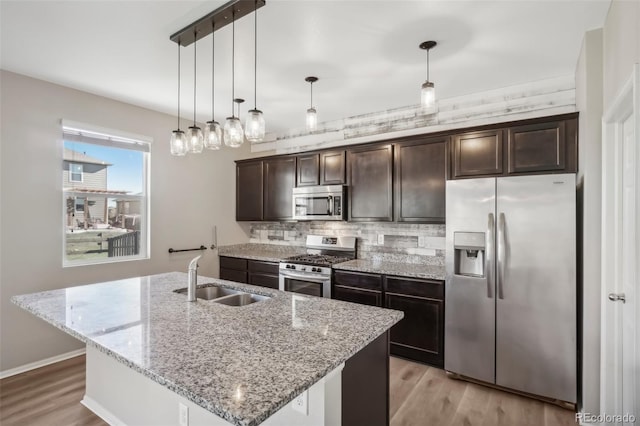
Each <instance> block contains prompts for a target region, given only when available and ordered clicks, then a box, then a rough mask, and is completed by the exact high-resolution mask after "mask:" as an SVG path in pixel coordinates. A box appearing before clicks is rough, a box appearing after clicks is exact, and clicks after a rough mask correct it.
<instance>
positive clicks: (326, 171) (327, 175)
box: [320, 151, 345, 185]
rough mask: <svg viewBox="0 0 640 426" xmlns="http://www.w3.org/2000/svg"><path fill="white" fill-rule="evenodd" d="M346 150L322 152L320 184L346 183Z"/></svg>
mask: <svg viewBox="0 0 640 426" xmlns="http://www.w3.org/2000/svg"><path fill="white" fill-rule="evenodd" d="M344 159H345V151H326V152H321V153H320V185H344V182H345V180H344V175H345V160H344Z"/></svg>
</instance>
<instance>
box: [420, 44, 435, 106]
mask: <svg viewBox="0 0 640 426" xmlns="http://www.w3.org/2000/svg"><path fill="white" fill-rule="evenodd" d="M437 44H438V43H436V42H435V41H433V40H430V41H425V42H422V43H420V49H423V50H426V51H427V81H425V82H424V83H422V90H421V94H420V98H421V104H422V106H423V107H424V108H433V107H434V106H435V104H436V89H435V87H434V85H433V82H431V81H429V50H431V49H433V48H434V47H436V45H437Z"/></svg>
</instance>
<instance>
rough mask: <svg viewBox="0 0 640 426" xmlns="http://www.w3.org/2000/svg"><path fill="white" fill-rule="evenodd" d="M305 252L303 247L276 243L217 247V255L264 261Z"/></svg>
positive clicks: (277, 259)
mask: <svg viewBox="0 0 640 426" xmlns="http://www.w3.org/2000/svg"><path fill="white" fill-rule="evenodd" d="M306 252H307V249H306V248H305V247H299V246H285V245H276V244H256V243H248V244H236V245H232V246H221V247H218V255H220V256H228V257H240V258H243V259H251V260H264V261H266V262H280V261H281V260H283V259H286V258H287V257H291V256H296V255H298V254H304V253H306Z"/></svg>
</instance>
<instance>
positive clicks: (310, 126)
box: [307, 108, 318, 130]
mask: <svg viewBox="0 0 640 426" xmlns="http://www.w3.org/2000/svg"><path fill="white" fill-rule="evenodd" d="M317 128H318V114H317V113H316V109H315V108H309V109H308V110H307V130H316V129H317Z"/></svg>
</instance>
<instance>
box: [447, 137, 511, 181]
mask: <svg viewBox="0 0 640 426" xmlns="http://www.w3.org/2000/svg"><path fill="white" fill-rule="evenodd" d="M502 135H503V130H502V129H498V130H488V131H483V132H471V133H462V134H459V135H454V136H453V177H454V178H458V177H468V176H490V175H501V174H502V171H503V167H502V151H503V147H502V139H503V137H502Z"/></svg>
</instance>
